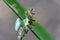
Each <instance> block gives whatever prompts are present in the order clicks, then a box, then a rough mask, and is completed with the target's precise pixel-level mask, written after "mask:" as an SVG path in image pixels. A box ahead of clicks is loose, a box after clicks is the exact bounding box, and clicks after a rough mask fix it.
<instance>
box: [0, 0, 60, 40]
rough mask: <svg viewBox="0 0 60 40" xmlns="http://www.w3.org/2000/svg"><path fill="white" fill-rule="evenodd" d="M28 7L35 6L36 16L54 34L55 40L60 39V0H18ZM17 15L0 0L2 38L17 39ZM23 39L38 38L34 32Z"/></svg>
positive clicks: (0, 30) (0, 35) (2, 39)
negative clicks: (15, 28)
mask: <svg viewBox="0 0 60 40" xmlns="http://www.w3.org/2000/svg"><path fill="white" fill-rule="evenodd" d="M18 2H19V3H21V4H22V5H23V6H24V7H25V8H26V9H29V8H34V11H35V13H36V14H35V18H36V19H37V20H38V22H40V23H41V24H42V25H43V27H44V28H45V29H46V30H47V31H48V32H49V33H50V34H51V35H52V37H53V38H54V39H55V40H60V0H18ZM16 19H17V16H16V15H15V14H14V12H13V11H11V9H10V8H9V7H8V6H7V5H6V4H5V3H4V2H3V0H0V40H17V32H16V31H15V30H14V25H15V21H16ZM23 40H37V38H36V37H35V36H34V34H33V33H32V32H30V31H29V33H28V34H27V35H26V37H24V38H23Z"/></svg>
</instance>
